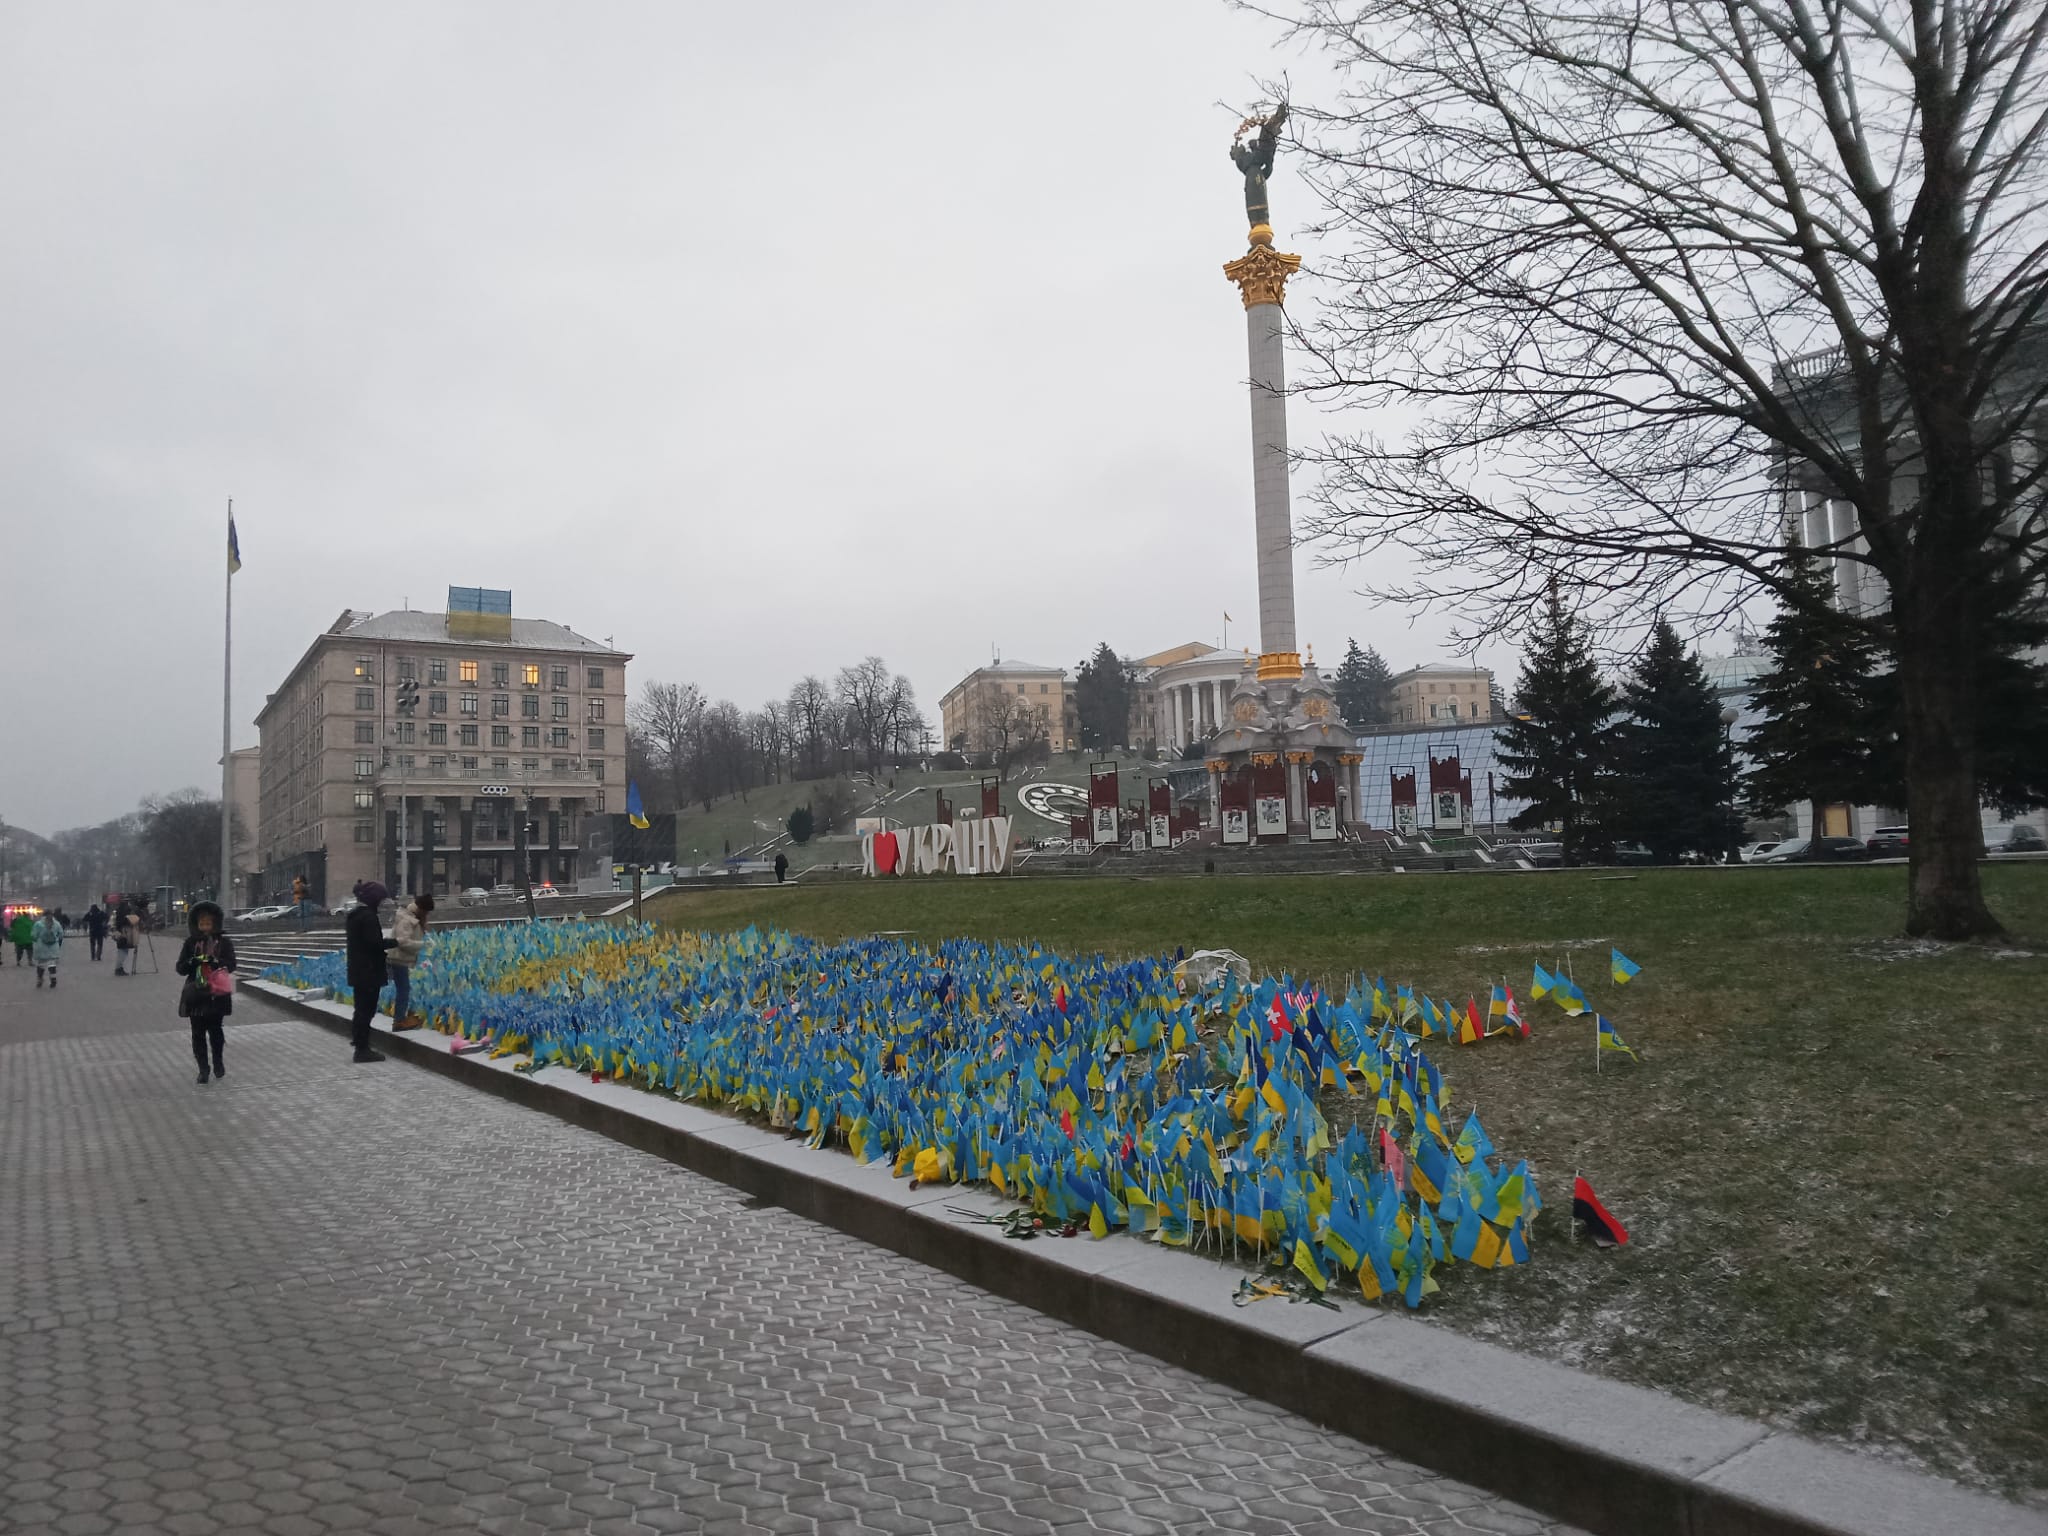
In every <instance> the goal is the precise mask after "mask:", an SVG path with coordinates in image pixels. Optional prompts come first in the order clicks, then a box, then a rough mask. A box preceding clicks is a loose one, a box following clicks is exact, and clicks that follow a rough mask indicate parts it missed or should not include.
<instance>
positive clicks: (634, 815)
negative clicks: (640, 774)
mask: <svg viewBox="0 0 2048 1536" xmlns="http://www.w3.org/2000/svg"><path fill="white" fill-rule="evenodd" d="M626 820H627V821H629V822H631V823H632V824H633V825H634V826H636V827H638V828H639V829H640V830H641V831H643V832H644V831H646V830H647V811H646V808H645V807H644V806H642V805H641V804H640V785H639V783H638V782H637V781H636V780H633V779H628V780H626Z"/></svg>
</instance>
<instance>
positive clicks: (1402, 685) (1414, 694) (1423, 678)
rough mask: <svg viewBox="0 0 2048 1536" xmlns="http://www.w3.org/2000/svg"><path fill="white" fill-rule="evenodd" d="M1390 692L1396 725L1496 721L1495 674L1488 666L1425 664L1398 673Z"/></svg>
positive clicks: (1465, 723) (1462, 723) (1449, 663)
mask: <svg viewBox="0 0 2048 1536" xmlns="http://www.w3.org/2000/svg"><path fill="white" fill-rule="evenodd" d="M1387 692H1388V696H1389V698H1390V699H1391V700H1392V704H1391V706H1390V707H1391V709H1392V712H1393V718H1394V723H1395V724H1397V725H1428V724H1430V723H1432V722H1440V723H1442V724H1446V725H1448V724H1450V723H1451V722H1452V721H1454V720H1455V721H1457V722H1458V723H1459V724H1461V725H1471V724H1474V723H1475V722H1478V723H1483V722H1485V721H1488V720H1491V719H1492V718H1493V673H1492V671H1491V670H1489V669H1488V668H1486V667H1461V666H1458V665H1456V664H1455V663H1451V662H1437V661H1432V662H1425V663H1424V664H1423V665H1421V666H1419V667H1410V668H1409V669H1408V670H1407V671H1406V672H1397V673H1395V674H1394V676H1393V678H1392V679H1391V681H1390V682H1389V683H1388V686H1387Z"/></svg>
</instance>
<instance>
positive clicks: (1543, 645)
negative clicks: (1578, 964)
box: [1497, 583, 1614, 863]
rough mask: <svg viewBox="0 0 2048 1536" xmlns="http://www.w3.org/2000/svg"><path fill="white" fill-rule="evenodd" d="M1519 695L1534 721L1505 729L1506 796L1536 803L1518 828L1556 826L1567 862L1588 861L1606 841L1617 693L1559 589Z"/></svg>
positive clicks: (1540, 626)
mask: <svg viewBox="0 0 2048 1536" xmlns="http://www.w3.org/2000/svg"><path fill="white" fill-rule="evenodd" d="M1531 640H1532V643H1531V646H1530V650H1529V654H1528V657H1527V659H1526V660H1525V661H1524V662H1523V664H1522V675H1521V677H1520V678H1519V679H1518V680H1517V681H1516V684H1515V698H1516V703H1517V705H1518V707H1519V708H1521V709H1522V711H1523V712H1524V713H1525V714H1526V715H1527V716H1528V718H1527V719H1522V718H1519V717H1517V718H1512V719H1510V720H1509V721H1508V723H1507V725H1506V726H1505V727H1503V728H1502V730H1501V732H1500V735H1499V737H1498V738H1497V739H1498V747H1497V752H1498V755H1499V758H1500V763H1501V766H1502V768H1504V769H1506V770H1507V777H1506V778H1505V779H1503V780H1502V781H1501V785H1500V792H1501V793H1502V794H1503V795H1506V796H1508V797H1510V798H1512V799H1518V800H1527V801H1528V802H1529V806H1528V808H1527V809H1526V810H1524V811H1522V812H1521V813H1520V814H1519V815H1517V816H1516V817H1515V818H1514V819H1513V821H1512V822H1510V823H1509V825H1511V826H1515V827H1522V828H1530V827H1547V826H1551V825H1556V826H1557V827H1559V828H1560V829H1561V832H1562V840H1563V843H1564V857H1565V861H1566V862H1567V863H1572V862H1577V861H1582V860H1584V859H1585V858H1586V857H1588V856H1589V855H1590V854H1591V853H1592V852H1593V851H1595V850H1596V849H1598V848H1599V847H1600V846H1601V845H1602V843H1603V842H1604V841H1605V840H1606V838H1605V835H1604V833H1603V831H1602V829H1601V826H1600V821H1599V816H1600V809H1601V801H1602V798H1603V795H1604V793H1605V786H1606V780H1607V771H1608V765H1609V755H1610V751H1611V743H1612V736H1613V726H1612V723H1611V717H1612V715H1613V713H1614V694H1613V693H1612V692H1611V691H1610V690H1609V689H1608V687H1607V685H1606V684H1605V683H1604V682H1602V681H1601V680H1600V670H1599V668H1598V667H1596V666H1594V664H1593V656H1592V652H1591V650H1590V648H1589V647H1588V645H1587V643H1586V637H1585V635H1584V633H1583V632H1582V631H1581V630H1580V628H1579V627H1578V625H1576V624H1575V623H1573V622H1572V618H1571V615H1570V614H1568V613H1566V612H1565V609H1564V602H1563V600H1562V599H1561V598H1560V597H1559V596H1558V592H1557V587H1556V584H1555V583H1553V584H1552V585H1551V589H1550V601H1549V603H1548V605H1547V607H1546V608H1545V611H1544V614H1543V617H1542V618H1541V619H1539V620H1538V621H1537V625H1536V630H1535V633H1534V635H1533V636H1532V637H1531Z"/></svg>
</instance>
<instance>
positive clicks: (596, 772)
mask: <svg viewBox="0 0 2048 1536" xmlns="http://www.w3.org/2000/svg"><path fill="white" fill-rule="evenodd" d="M590 776H591V777H592V778H593V779H595V780H597V782H598V783H600V784H602V783H603V782H604V759H603V758H601V757H593V758H592V759H591V760H590Z"/></svg>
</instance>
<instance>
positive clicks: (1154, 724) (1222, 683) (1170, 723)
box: [1133, 640, 1245, 752]
mask: <svg viewBox="0 0 2048 1536" xmlns="http://www.w3.org/2000/svg"><path fill="white" fill-rule="evenodd" d="M1135 665H1136V668H1137V674H1138V682H1137V687H1136V689H1135V690H1134V693H1135V695H1136V700H1137V702H1135V703H1134V705H1133V713H1134V714H1139V715H1142V717H1143V719H1144V720H1145V721H1146V722H1147V723H1148V725H1149V726H1150V730H1149V732H1148V733H1147V735H1146V736H1145V738H1144V739H1145V740H1146V741H1147V742H1151V743H1154V744H1156V745H1157V747H1158V748H1159V750H1161V751H1164V752H1185V751H1186V750H1187V749H1188V748H1189V747H1192V746H1194V745H1196V744H1197V743H1199V742H1204V741H1207V740H1208V739H1209V738H1210V737H1211V736H1214V735H1215V734H1216V733H1217V732H1218V731H1219V730H1221V729H1222V728H1223V725H1224V723H1225V722H1226V721H1227V720H1228V719H1229V718H1230V691H1231V690H1232V689H1233V688H1235V687H1236V686H1237V680H1238V678H1239V677H1241V676H1242V675H1243V673H1244V668H1245V658H1244V653H1243V652H1242V651H1226V650H1224V649H1223V648H1222V647H1220V646H1214V645H1206V644H1204V643H1203V642H1201V641H1199V640H1194V641H1190V642H1188V643H1187V644H1185V645H1177V646H1174V647H1173V648H1172V649H1171V650H1165V651H1160V652H1158V653H1157V654H1156V655H1152V656H1146V657H1143V658H1141V659H1140V660H1139V661H1138V662H1137V663H1135Z"/></svg>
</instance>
